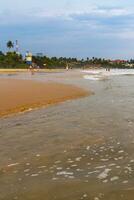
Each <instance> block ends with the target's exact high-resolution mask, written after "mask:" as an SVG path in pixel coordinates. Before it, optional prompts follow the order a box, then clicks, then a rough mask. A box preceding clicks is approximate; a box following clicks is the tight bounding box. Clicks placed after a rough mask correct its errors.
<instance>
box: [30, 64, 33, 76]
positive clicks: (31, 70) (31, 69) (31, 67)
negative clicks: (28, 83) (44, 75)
mask: <svg viewBox="0 0 134 200" xmlns="http://www.w3.org/2000/svg"><path fill="white" fill-rule="evenodd" d="M29 71H30V72H31V74H32V75H34V68H33V66H32V65H30V66H29Z"/></svg>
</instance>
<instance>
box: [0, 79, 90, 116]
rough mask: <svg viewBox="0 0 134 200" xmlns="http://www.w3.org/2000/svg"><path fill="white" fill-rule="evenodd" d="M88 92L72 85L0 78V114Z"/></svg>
mask: <svg viewBox="0 0 134 200" xmlns="http://www.w3.org/2000/svg"><path fill="white" fill-rule="evenodd" d="M87 95H88V92H86V91H85V90H83V89H80V88H78V87H75V86H72V85H65V84H60V83H50V82H49V83H42V82H37V81H31V80H17V79H16V80H15V79H1V80H0V116H5V115H9V114H11V113H17V112H23V111H26V110H29V109H32V108H36V107H41V106H48V105H51V104H55V103H59V102H63V101H65V100H69V99H75V98H79V97H83V96H87Z"/></svg>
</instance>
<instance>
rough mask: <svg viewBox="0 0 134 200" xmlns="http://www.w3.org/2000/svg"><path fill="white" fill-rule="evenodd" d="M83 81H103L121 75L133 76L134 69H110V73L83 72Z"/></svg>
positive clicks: (103, 70)
mask: <svg viewBox="0 0 134 200" xmlns="http://www.w3.org/2000/svg"><path fill="white" fill-rule="evenodd" d="M82 72H83V73H85V75H84V76H83V77H84V79H88V80H103V79H107V78H108V77H110V76H122V75H134V69H111V70H110V71H105V69H100V70H84V71H82Z"/></svg>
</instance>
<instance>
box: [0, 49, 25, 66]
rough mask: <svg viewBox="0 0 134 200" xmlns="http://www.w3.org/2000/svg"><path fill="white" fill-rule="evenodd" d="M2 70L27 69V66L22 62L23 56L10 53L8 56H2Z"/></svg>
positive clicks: (0, 56)
mask: <svg viewBox="0 0 134 200" xmlns="http://www.w3.org/2000/svg"><path fill="white" fill-rule="evenodd" d="M0 68H27V65H26V64H25V62H24V61H23V60H22V55H18V54H16V52H8V53H7V54H6V55H4V54H0Z"/></svg>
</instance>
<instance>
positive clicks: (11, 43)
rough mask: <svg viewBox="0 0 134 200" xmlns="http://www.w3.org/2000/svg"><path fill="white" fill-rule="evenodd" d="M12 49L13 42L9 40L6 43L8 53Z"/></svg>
mask: <svg viewBox="0 0 134 200" xmlns="http://www.w3.org/2000/svg"><path fill="white" fill-rule="evenodd" d="M13 47H14V44H13V42H12V41H11V40H9V41H8V42H7V48H8V49H9V51H10V49H11V48H13Z"/></svg>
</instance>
